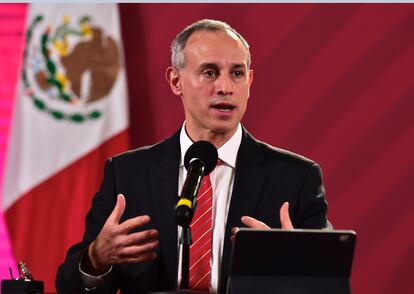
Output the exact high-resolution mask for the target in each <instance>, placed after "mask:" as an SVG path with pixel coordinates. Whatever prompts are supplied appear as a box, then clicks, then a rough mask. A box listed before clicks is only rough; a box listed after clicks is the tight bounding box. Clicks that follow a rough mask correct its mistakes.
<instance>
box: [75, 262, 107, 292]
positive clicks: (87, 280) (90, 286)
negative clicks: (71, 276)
mask: <svg viewBox="0 0 414 294" xmlns="http://www.w3.org/2000/svg"><path fill="white" fill-rule="evenodd" d="M111 271H112V265H111V267H110V268H109V269H108V271H107V272H106V273H103V274H102V275H99V276H92V275H90V274H88V273H85V272H84V271H83V270H82V268H81V261H80V262H79V272H80V274H81V278H82V281H83V284H84V285H85V290H86V291H92V290H95V289H96V288H98V287H100V286H102V285H103V284H104V283H105V278H106V277H107V276H108V275H109V274H110V273H111Z"/></svg>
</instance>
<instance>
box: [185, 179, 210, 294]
mask: <svg viewBox="0 0 414 294" xmlns="http://www.w3.org/2000/svg"><path fill="white" fill-rule="evenodd" d="M212 199H213V191H212V188H211V182H210V176H205V177H203V179H202V182H201V186H200V190H199V192H198V196H197V208H196V211H195V213H194V217H193V221H192V222H191V225H190V227H191V236H192V241H193V243H192V245H191V246H190V273H189V279H190V281H189V288H190V289H193V290H199V291H209V288H210V281H211V263H210V257H211V244H212V242H211V239H212V226H213V221H212V216H213V212H212V204H213V200H212Z"/></svg>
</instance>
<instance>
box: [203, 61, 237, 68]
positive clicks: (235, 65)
mask: <svg viewBox="0 0 414 294" xmlns="http://www.w3.org/2000/svg"><path fill="white" fill-rule="evenodd" d="M199 68H203V69H204V68H214V69H217V68H219V66H218V64H216V63H212V62H206V63H202V64H200V66H199ZM231 68H232V69H235V68H245V64H244V63H235V64H232V66H231Z"/></svg>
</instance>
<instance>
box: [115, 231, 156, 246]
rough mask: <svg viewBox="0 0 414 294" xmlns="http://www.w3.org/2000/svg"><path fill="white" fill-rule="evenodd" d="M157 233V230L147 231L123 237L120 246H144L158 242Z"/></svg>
mask: <svg viewBox="0 0 414 294" xmlns="http://www.w3.org/2000/svg"><path fill="white" fill-rule="evenodd" d="M158 235H159V233H158V231H157V230H147V231H142V232H137V233H133V234H129V235H127V236H125V239H124V240H123V242H122V245H123V246H124V247H125V246H131V245H139V244H145V243H148V242H151V241H154V240H158Z"/></svg>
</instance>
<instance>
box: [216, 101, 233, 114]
mask: <svg viewBox="0 0 414 294" xmlns="http://www.w3.org/2000/svg"><path fill="white" fill-rule="evenodd" d="M211 107H212V108H214V109H217V110H220V111H224V112H230V111H232V110H233V109H234V108H235V106H234V105H232V104H230V103H226V102H218V103H215V104H213V105H212V106H211Z"/></svg>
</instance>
